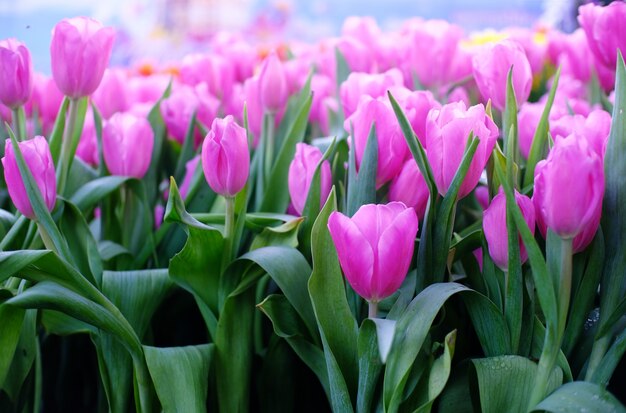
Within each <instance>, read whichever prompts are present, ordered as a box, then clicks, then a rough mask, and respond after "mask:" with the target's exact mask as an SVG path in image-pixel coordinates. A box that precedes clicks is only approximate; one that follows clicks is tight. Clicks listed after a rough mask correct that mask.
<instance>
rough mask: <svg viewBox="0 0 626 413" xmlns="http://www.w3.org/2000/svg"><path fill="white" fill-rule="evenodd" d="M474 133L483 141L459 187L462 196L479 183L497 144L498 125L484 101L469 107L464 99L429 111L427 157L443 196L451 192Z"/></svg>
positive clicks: (480, 142) (479, 144) (459, 195)
mask: <svg viewBox="0 0 626 413" xmlns="http://www.w3.org/2000/svg"><path fill="white" fill-rule="evenodd" d="M470 132H472V133H473V135H474V137H475V138H477V139H479V143H478V148H477V149H476V153H475V154H474V158H473V159H472V162H471V163H470V167H469V169H468V171H467V175H465V180H464V181H463V183H462V184H461V188H460V189H459V194H458V199H461V198H463V197H464V196H466V195H468V194H469V193H470V192H472V190H473V189H474V188H475V187H476V184H478V180H479V179H480V175H481V173H482V172H483V170H484V169H485V165H486V164H487V161H488V160H489V157H490V156H491V152H492V151H493V147H494V145H495V144H496V139H497V138H498V128H497V126H496V125H495V123H493V120H491V118H490V117H489V116H487V115H486V114H485V108H484V106H483V105H480V104H479V105H475V106H471V107H470V108H469V109H466V107H465V103H463V102H455V103H448V104H447V105H444V106H443V107H442V108H441V109H431V111H430V112H429V113H428V118H427V120H426V147H427V148H428V149H427V153H426V156H427V157H428V161H429V162H430V166H431V167H432V170H433V175H434V178H435V183H436V184H437V189H438V190H439V193H440V194H441V195H445V193H446V192H447V191H448V188H449V187H450V184H451V183H452V179H454V175H455V174H456V171H457V169H459V165H460V164H461V160H462V159H463V154H464V152H465V147H466V145H467V139H468V138H469V134H470Z"/></svg>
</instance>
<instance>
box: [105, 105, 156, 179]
mask: <svg viewBox="0 0 626 413" xmlns="http://www.w3.org/2000/svg"><path fill="white" fill-rule="evenodd" d="M153 147H154V132H153V130H152V127H151V126H150V123H149V122H148V121H147V120H146V119H145V118H141V117H137V116H135V115H133V114H131V113H116V114H115V115H113V116H112V117H111V119H110V120H109V121H108V122H107V123H106V124H105V125H104V128H103V129H102V150H103V153H104V162H105V163H106V166H107V168H108V169H109V172H111V174H113V175H121V176H132V177H134V178H137V179H141V178H143V176H144V175H145V174H146V172H147V171H148V167H149V166H150V160H151V159H152V148H153Z"/></svg>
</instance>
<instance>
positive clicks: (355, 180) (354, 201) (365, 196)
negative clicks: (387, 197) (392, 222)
mask: <svg viewBox="0 0 626 413" xmlns="http://www.w3.org/2000/svg"><path fill="white" fill-rule="evenodd" d="M350 139H352V148H356V144H355V143H354V133H352V134H351V137H350ZM348 169H349V171H348V209H347V214H348V216H352V215H354V214H355V213H356V211H358V209H359V208H360V207H361V206H362V205H365V204H372V203H375V202H376V174H377V170H378V139H377V137H376V125H375V124H374V123H372V126H371V128H370V133H369V135H368V137H367V144H366V145H365V150H364V151H363V158H361V165H360V167H359V172H358V173H357V171H356V169H357V168H356V149H354V150H350V162H349V167H348Z"/></svg>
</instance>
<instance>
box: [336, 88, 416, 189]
mask: <svg viewBox="0 0 626 413" xmlns="http://www.w3.org/2000/svg"><path fill="white" fill-rule="evenodd" d="M372 124H375V125H376V139H377V140H378V167H377V168H378V169H377V173H376V187H377V188H380V187H381V186H383V185H384V184H385V183H387V182H389V181H390V180H391V179H393V177H394V176H396V175H397V174H398V172H399V171H400V168H402V163H403V162H404V159H405V157H406V154H407V152H408V147H407V144H406V141H405V140H404V135H403V134H402V130H401V129H400V125H399V124H398V120H397V119H396V115H395V114H394V112H393V109H392V108H391V105H390V104H389V103H388V101H387V100H386V99H385V100H382V98H379V99H372V98H371V97H369V96H365V97H364V98H363V100H361V103H359V106H358V108H357V110H356V112H354V113H353V114H352V116H350V117H349V118H348V119H346V121H345V122H344V128H345V129H346V131H348V132H349V133H350V132H351V131H352V130H353V131H354V143H355V148H354V149H355V151H356V165H357V168H359V167H360V165H361V160H362V159H363V153H364V152H365V146H366V144H367V139H368V137H369V133H370V129H371V127H372Z"/></svg>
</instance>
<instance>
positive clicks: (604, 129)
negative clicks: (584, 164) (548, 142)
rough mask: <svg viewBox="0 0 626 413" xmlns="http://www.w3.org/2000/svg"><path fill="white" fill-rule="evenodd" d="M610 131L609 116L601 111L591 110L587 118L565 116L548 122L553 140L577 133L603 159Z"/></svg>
mask: <svg viewBox="0 0 626 413" xmlns="http://www.w3.org/2000/svg"><path fill="white" fill-rule="evenodd" d="M610 129H611V115H609V113H608V112H605V111H603V110H601V109H596V110H593V111H592V112H591V113H590V114H589V116H587V117H585V116H583V115H566V116H562V117H561V118H559V119H557V120H555V121H552V122H550V134H551V135H552V138H553V139H554V140H557V139H565V138H566V137H568V136H570V135H571V134H572V133H577V134H579V135H580V136H581V137H584V139H586V140H587V143H588V144H589V146H590V147H591V149H593V151H594V152H595V153H596V154H598V156H600V158H601V159H604V151H605V149H606V143H607V140H608V138H609V132H610Z"/></svg>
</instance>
